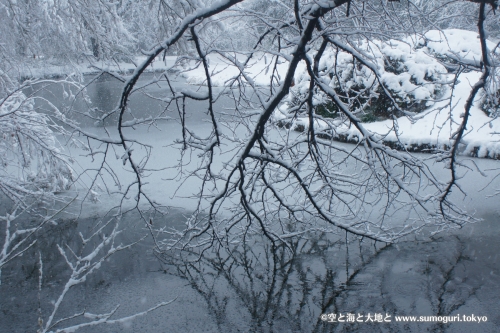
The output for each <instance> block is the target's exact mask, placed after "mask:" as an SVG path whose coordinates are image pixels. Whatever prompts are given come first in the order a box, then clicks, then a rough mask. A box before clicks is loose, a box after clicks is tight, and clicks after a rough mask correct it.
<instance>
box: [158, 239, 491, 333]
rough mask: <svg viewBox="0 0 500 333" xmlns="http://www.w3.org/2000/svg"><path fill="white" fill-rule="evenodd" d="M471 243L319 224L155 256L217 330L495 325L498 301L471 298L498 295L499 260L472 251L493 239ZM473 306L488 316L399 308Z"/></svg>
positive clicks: (469, 309)
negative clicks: (388, 240)
mask: <svg viewBox="0 0 500 333" xmlns="http://www.w3.org/2000/svg"><path fill="white" fill-rule="evenodd" d="M473 243H474V242H469V241H466V240H465V239H464V238H463V237H461V236H447V237H443V238H438V239H435V240H433V241H432V242H424V243H420V242H402V243H401V244H398V245H385V244H380V243H379V244H377V243H374V242H372V241H367V240H362V239H358V238H350V237H349V238H347V243H346V241H345V240H344V239H341V238H338V237H337V238H335V237H332V236H326V235H324V234H322V235H309V239H307V240H304V239H296V240H293V241H291V242H290V243H289V245H288V246H285V245H283V244H281V245H278V246H273V245H272V244H271V243H270V242H269V240H268V239H267V238H265V237H253V238H252V239H251V240H250V239H246V240H245V241H244V242H243V243H242V244H232V245H229V244H225V245H221V244H219V246H217V247H214V248H212V249H210V250H207V251H205V252H203V253H195V252H191V253H188V254H187V253H182V254H181V253H177V254H176V255H166V254H163V255H162V256H161V259H162V261H163V263H164V264H166V265H173V267H175V270H176V274H177V275H178V276H180V277H182V278H184V279H186V280H187V281H189V284H190V286H192V287H193V288H194V289H195V290H196V291H197V292H198V293H199V294H200V295H201V296H202V297H203V299H204V300H205V302H206V304H207V306H208V308H209V311H210V312H211V314H212V318H213V319H214V320H215V321H216V323H217V325H218V327H219V329H220V330H221V331H227V332H238V331H250V332H333V331H335V332H348V331H353V332H387V331H402V330H405V331H411V332H422V331H433V332H442V331H450V332H454V331H457V329H458V330H459V331H464V329H466V330H467V331H471V332H484V331H487V329H493V330H495V329H497V328H498V325H499V322H498V321H499V318H498V315H497V313H498V309H499V305H498V304H496V305H495V306H494V309H495V310H493V309H489V308H488V307H482V306H478V304H477V303H478V299H481V301H482V302H485V303H488V302H496V301H495V299H497V297H498V296H500V292H499V290H500V289H498V287H500V280H499V279H498V278H497V276H498V275H497V276H493V275H492V274H498V273H499V270H498V269H495V273H492V272H491V273H490V271H489V269H488V268H487V267H485V266H484V265H483V264H482V263H480V262H479V261H480V260H478V259H477V257H472V255H473V254H476V255H477V252H478V251H479V252H481V251H483V255H484V254H486V253H484V252H485V251H486V252H488V253H490V254H492V253H494V252H495V251H496V250H494V249H492V248H491V245H492V244H495V242H494V240H493V239H489V240H486V243H485V242H480V243H474V244H473ZM487 243H489V245H488V244H487ZM495 247H496V248H497V250H498V245H497V246H495ZM478 274H481V275H482V279H479V278H477V275H478ZM486 274H487V275H488V276H489V279H488V281H486V280H485V278H484V275H486ZM472 313H473V314H476V315H477V314H479V315H484V316H489V318H491V319H490V320H491V321H490V322H489V323H483V324H481V326H471V327H469V326H468V325H478V324H477V323H475V324H471V323H451V324H450V323H448V324H443V323H426V322H423V323H408V322H404V323H400V322H396V318H395V316H404V315H413V316H446V315H456V314H467V315H470V314H472ZM321 314H335V315H336V318H335V321H336V322H334V323H329V322H325V321H322V320H321ZM368 314H370V316H371V318H373V316H374V315H376V314H377V315H383V317H384V318H386V319H387V321H388V322H384V323H380V322H371V321H370V320H368V322H366V321H365V319H366V318H367V316H368ZM346 318H349V319H346ZM353 318H356V319H355V320H353ZM337 319H338V320H337ZM495 320H496V321H495ZM464 325H465V326H464Z"/></svg>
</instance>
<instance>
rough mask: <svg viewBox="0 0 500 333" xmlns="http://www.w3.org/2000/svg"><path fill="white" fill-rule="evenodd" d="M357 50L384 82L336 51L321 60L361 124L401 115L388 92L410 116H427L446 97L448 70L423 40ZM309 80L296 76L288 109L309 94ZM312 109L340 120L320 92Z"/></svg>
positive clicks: (369, 44) (363, 45) (323, 73)
mask: <svg viewBox="0 0 500 333" xmlns="http://www.w3.org/2000/svg"><path fill="white" fill-rule="evenodd" d="M356 47H357V49H358V51H360V52H363V53H364V54H366V55H368V56H369V57H370V58H372V62H373V63H374V64H375V65H376V66H377V68H378V71H379V75H380V79H377V77H376V75H375V74H374V73H373V71H371V70H370V69H369V68H368V67H366V66H364V65H363V64H361V63H360V62H359V61H357V60H356V59H355V58H354V57H353V56H352V55H351V54H349V53H347V52H344V51H341V50H338V49H335V48H333V47H331V48H329V49H327V50H326V51H325V54H324V56H323V57H322V59H321V61H320V65H319V75H320V76H321V77H322V78H323V79H327V80H328V81H329V85H330V87H332V88H333V89H334V90H335V91H336V92H337V93H338V94H339V96H340V97H341V100H342V101H343V102H344V103H347V104H349V105H351V109H352V110H354V112H355V113H358V115H359V116H360V118H361V119H365V120H376V119H377V118H388V117H390V116H391V115H392V114H395V115H397V116H400V114H399V113H398V112H397V111H396V110H397V108H396V107H395V105H394V103H393V102H392V101H391V99H390V98H388V97H387V96H386V94H385V93H384V88H385V89H386V90H387V91H388V92H390V93H391V95H392V97H393V98H394V100H395V102H396V103H397V106H398V107H399V108H400V109H402V110H405V111H409V112H420V111H422V110H423V109H425V108H427V107H428V106H430V105H432V104H433V103H434V100H435V99H436V98H438V97H439V96H440V94H441V93H442V91H443V89H444V81H445V80H444V75H445V74H446V73H447V70H446V68H445V67H444V66H443V65H442V64H440V63H439V61H438V60H436V59H435V58H434V57H432V56H431V55H429V50H428V49H427V48H426V47H425V46H423V45H421V44H419V43H418V39H416V38H406V39H405V40H403V41H399V40H389V41H385V42H383V41H377V40H375V41H370V42H369V41H363V42H360V43H359V45H357V46H356ZM309 80H310V78H309V75H308V74H307V71H306V70H305V69H304V70H303V71H302V72H301V73H299V74H298V75H296V85H295V86H294V87H293V88H292V90H291V94H290V95H289V96H288V99H287V101H286V103H287V104H288V106H289V107H290V106H293V105H296V104H297V103H298V102H300V100H301V99H303V98H304V96H305V95H306V94H307V90H308V87H309ZM381 84H382V85H383V86H381ZM313 104H315V105H316V113H318V114H320V115H322V116H327V117H328V116H330V117H335V114H336V112H337V107H336V105H334V103H332V101H331V100H330V99H329V98H328V97H327V96H325V94H324V93H323V92H321V91H316V92H315V96H314V98H313Z"/></svg>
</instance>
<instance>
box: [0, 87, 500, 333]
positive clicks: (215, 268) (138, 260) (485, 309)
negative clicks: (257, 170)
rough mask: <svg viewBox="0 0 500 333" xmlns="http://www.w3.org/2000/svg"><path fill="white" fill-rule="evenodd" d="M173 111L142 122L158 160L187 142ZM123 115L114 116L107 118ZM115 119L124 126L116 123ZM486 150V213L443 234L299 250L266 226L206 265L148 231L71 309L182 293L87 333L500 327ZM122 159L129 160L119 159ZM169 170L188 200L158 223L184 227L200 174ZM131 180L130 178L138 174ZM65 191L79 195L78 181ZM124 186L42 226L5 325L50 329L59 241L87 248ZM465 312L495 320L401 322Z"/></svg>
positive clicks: (10, 270) (479, 195) (104, 98)
mask: <svg viewBox="0 0 500 333" xmlns="http://www.w3.org/2000/svg"><path fill="white" fill-rule="evenodd" d="M146 82H147V78H146V79H145V81H144V83H146ZM174 85H175V86H176V87H177V88H178V89H183V88H186V89H187V88H189V89H192V90H195V89H197V87H193V86H191V87H188V86H187V85H186V84H185V83H184V82H183V81H178V82H175V83H174ZM120 87H121V83H119V82H118V81H115V80H112V79H109V80H108V79H105V80H101V81H99V82H96V83H94V84H92V85H91V86H90V87H89V95H90V97H91V98H92V100H93V104H92V105H93V106H97V107H99V108H101V109H104V110H111V109H112V108H113V107H114V106H115V105H116V102H117V98H118V93H119V91H120ZM163 88H164V87H162V86H153V87H151V88H150V90H149V92H150V93H151V94H153V95H154V94H160V93H161V91H162V89H163ZM200 89H203V88H200ZM217 105H218V108H219V109H218V112H219V114H222V113H224V115H223V117H225V118H226V119H227V120H230V117H231V113H230V111H228V110H230V107H231V101H230V100H229V99H228V100H224V99H221V100H219V101H218V104H217ZM84 106H85V105H83V104H82V106H77V107H84ZM130 106H131V108H135V109H139V110H143V112H144V116H148V115H151V114H154V113H155V112H157V111H158V110H160V108H161V106H158V103H155V101H154V100H152V99H151V98H150V97H148V96H142V95H137V96H136V97H134V98H133V99H132V101H131V105H130ZM188 107H189V108H190V109H191V110H193V111H194V110H196V109H200V112H199V113H195V114H193V113H191V117H190V118H188V119H187V121H188V122H190V125H191V128H194V129H196V130H198V131H199V133H203V132H204V131H206V121H207V120H208V115H206V113H205V112H204V110H205V108H204V107H203V103H202V102H191V104H189V105H188ZM226 112H227V113H226ZM168 116H169V117H171V119H169V120H164V121H161V122H160V125H159V126H158V128H154V127H151V128H141V129H138V130H137V131H136V132H135V133H138V134H137V135H138V136H139V137H141V139H142V140H143V141H144V142H147V143H150V144H152V145H153V146H154V147H155V151H156V152H157V154H156V155H155V156H154V157H152V161H151V162H152V164H153V165H154V166H163V167H165V166H174V165H175V164H176V163H177V159H178V155H179V153H178V152H177V148H175V147H172V146H169V145H170V144H171V142H172V139H173V138H177V137H179V136H180V129H179V123H178V120H179V118H178V115H176V114H168ZM79 120H80V121H82V122H83V123H84V126H86V127H87V128H88V130H89V131H95V133H99V132H102V131H103V130H104V129H107V128H108V127H95V126H94V125H93V123H92V122H90V121H89V122H86V121H87V120H85V119H84V118H81V119H79ZM111 123H113V118H112V117H111V118H110V119H109V123H105V124H104V125H105V126H106V125H109V124H111ZM109 130H110V131H111V133H112V131H113V129H112V128H111V127H110V129H109ZM340 145H341V144H340ZM70 153H71V154H72V155H73V156H74V157H75V159H76V160H77V162H78V166H79V167H80V168H81V169H88V168H92V166H93V164H92V163H91V162H89V161H88V159H84V158H82V157H80V155H82V154H83V153H82V152H80V151H78V150H72V151H70ZM474 161H475V163H476V164H477V165H478V166H479V167H480V168H481V169H482V170H483V171H484V172H485V173H486V177H483V176H481V175H480V174H479V173H478V172H477V171H475V170H471V171H470V172H469V173H467V174H466V178H465V181H464V182H463V186H464V187H463V189H464V191H465V192H466V193H469V196H468V197H466V198H465V199H464V198H462V197H459V196H458V194H457V196H456V198H457V200H463V201H460V202H461V206H463V207H464V208H466V209H467V210H468V211H475V212H476V217H479V218H482V219H483V221H481V222H478V223H476V224H474V225H470V226H467V227H465V228H463V229H461V230H458V231H454V232H453V233H451V234H450V233H448V234H444V233H442V234H438V235H436V236H434V237H433V238H432V239H427V238H425V237H424V236H419V237H418V238H416V239H405V240H402V241H400V242H399V243H397V244H394V245H387V244H382V243H374V242H373V241H370V240H368V239H360V238H359V237H353V236H346V235H345V234H343V233H340V234H339V235H336V236H333V235H328V236H325V235H321V234H313V235H311V237H310V238H309V240H308V241H305V240H297V241H296V242H295V243H293V242H292V243H293V246H292V247H291V248H287V249H285V248H282V247H278V248H273V247H272V246H270V244H268V241H267V240H266V239H265V237H262V238H258V237H257V238H255V239H251V240H249V241H248V244H247V245H248V246H246V247H243V246H236V245H235V246H234V247H232V248H231V249H232V252H231V255H230V256H229V255H228V254H227V252H224V251H222V252H216V251H215V250H214V252H213V253H210V254H209V255H208V256H206V257H205V259H203V260H201V261H200V262H198V263H196V264H186V263H183V262H182V261H181V260H179V259H178V258H177V257H175V255H174V256H172V257H170V258H169V257H164V256H162V257H160V259H161V260H158V258H157V257H156V256H155V255H154V253H153V247H154V244H153V241H152V239H151V237H147V238H146V239H144V240H141V241H139V243H138V244H136V245H135V246H133V247H131V248H130V249H126V250H124V251H122V252H120V253H117V254H115V255H114V256H112V257H110V258H109V259H107V260H106V261H105V263H104V264H103V267H102V268H101V269H100V270H99V271H98V272H97V273H95V274H93V275H91V278H89V279H87V280H86V281H85V283H83V284H81V285H79V286H76V287H75V288H73V289H72V290H71V291H70V293H69V294H68V296H67V298H66V299H65V301H64V302H63V305H62V307H61V313H60V314H59V317H64V316H69V315H71V314H74V313H79V312H82V311H84V310H86V311H88V312H91V313H106V312H109V311H111V310H112V309H114V308H115V307H116V305H118V304H120V308H119V309H118V310H117V312H116V314H115V316H116V317H117V318H119V317H123V316H128V315H131V314H133V313H136V312H140V311H143V310H145V309H147V308H149V307H151V306H153V305H155V304H157V303H159V302H162V301H169V300H172V299H175V301H174V302H173V303H171V304H170V305H166V306H164V307H162V308H159V309H157V310H155V311H153V312H151V313H150V314H148V315H146V316H144V317H139V318H136V319H135V320H133V321H126V322H124V323H118V324H115V325H105V326H98V327H90V328H86V329H82V330H79V332H80V331H81V332H247V331H251V332H261V331H264V332H265V331H275V332H313V331H314V332H332V331H333V332H345V331H353V332H401V331H408V332H422V331H435V332H441V331H444V332H498V331H499V330H500V302H499V299H500V268H499V267H500V266H499V265H498V260H499V258H498V256H499V253H500V243H499V242H498V238H499V236H500V228H499V227H498V221H499V217H500V210H499V207H498V204H497V202H498V198H497V197H489V195H491V194H493V193H494V192H495V190H496V189H498V188H500V181H499V180H498V179H496V178H495V176H496V175H497V174H498V171H497V170H495V169H496V168H497V167H498V162H497V161H492V160H479V159H475V160H474ZM120 164H121V160H118V161H117V165H116V166H115V167H119V165H120ZM488 170H489V171H488ZM168 172H170V171H169V170H166V171H165V170H164V171H162V172H157V173H154V174H152V175H151V177H150V178H148V182H149V187H148V191H149V192H148V193H150V194H151V195H154V196H155V197H160V198H162V199H163V200H164V201H163V202H161V203H162V204H165V205H169V206H173V207H175V208H172V209H171V210H170V212H169V214H168V215H166V216H165V217H164V218H162V219H161V220H158V219H155V224H156V223H162V224H164V225H165V226H169V227H173V228H175V227H176V226H180V225H181V224H183V223H184V221H185V216H186V215H187V213H188V212H190V211H191V210H193V209H194V203H193V202H194V201H193V200H190V199H189V198H186V196H189V194H190V193H191V192H190V191H191V190H192V187H193V186H196V184H194V183H189V182H188V183H185V184H182V186H181V187H180V188H179V185H180V183H179V182H177V181H176V180H175V179H174V180H173V181H166V178H170V177H173V176H171V175H169V174H168ZM435 172H436V173H439V172H444V171H440V170H435ZM123 177H124V182H125V181H126V178H127V177H129V178H130V175H128V176H127V175H126V174H124V176H123ZM82 182H85V179H82ZM490 182H493V183H492V184H489V183H490ZM80 185H81V184H80ZM487 185H489V186H487ZM174 194H176V197H174ZM65 195H67V196H69V197H71V196H73V195H76V191H75V193H73V192H68V193H66V194H65ZM118 197H119V196H117V195H110V196H107V195H105V194H103V195H102V196H101V198H100V199H101V202H100V203H98V204H94V203H90V202H86V203H83V204H80V203H78V204H75V205H73V206H72V210H71V211H70V213H67V214H66V215H63V216H60V217H59V218H58V219H57V225H50V226H48V227H47V228H45V229H43V230H42V231H41V233H40V235H39V236H38V237H39V239H40V241H39V242H38V243H37V244H36V246H34V247H33V248H32V249H30V251H28V252H27V253H25V255H24V256H23V257H22V258H18V259H17V260H16V261H14V262H12V263H11V264H9V265H8V266H7V267H5V268H4V269H3V271H2V284H1V285H0V296H1V298H0V332H35V331H36V330H37V321H38V318H39V317H42V318H46V317H47V316H48V315H49V314H50V311H51V306H52V304H53V303H54V300H55V299H56V298H57V295H58V294H59V293H60V290H61V288H62V286H63V285H64V283H65V279H67V277H68V274H69V270H68V268H67V266H66V264H65V262H64V261H63V259H62V257H61V255H60V253H59V250H58V249H57V246H56V245H57V244H68V245H69V246H70V247H72V248H73V250H74V251H75V252H77V251H78V250H80V249H81V244H80V243H81V242H80V240H79V238H78V236H77V234H78V232H82V233H86V232H91V231H92V230H95V226H96V224H97V223H99V221H101V220H106V218H105V217H103V215H104V214H105V213H106V212H107V211H108V209H109V208H110V207H113V206H114V205H115V203H114V202H115V200H116V199H117V198H118ZM27 223H28V222H27ZM143 224H144V223H142V222H141V221H140V218H139V216H138V214H137V213H136V212H130V213H128V214H126V215H125V216H124V217H123V218H122V219H121V221H120V225H121V227H123V228H124V229H125V231H124V232H123V233H122V234H120V235H119V236H118V240H119V241H120V242H123V243H131V242H135V241H138V240H140V239H141V238H142V237H143V236H147V235H149V230H148V228H146V227H145V226H144V225H143ZM106 232H108V231H105V232H104V233H106ZM2 236H3V235H2ZM89 246H92V244H89ZM39 254H41V255H42V257H43V258H44V279H43V289H42V292H39V291H38V283H39V274H38V268H37V267H38V266H37V265H38V255H39ZM40 311H41V314H40ZM322 314H334V315H335V318H334V317H333V316H330V317H327V319H328V320H333V319H335V321H336V322H335V323H329V322H327V321H328V320H327V321H324V320H322V319H321V315H322ZM369 314H370V316H369ZM352 315H354V317H353V316H352ZM375 315H377V318H378V319H380V318H379V316H378V315H382V316H383V319H382V321H384V320H385V321H386V322H376V321H375V322H371V321H370V318H375V317H374V316H375ZM457 315H458V316H459V317H457V318H460V319H462V320H465V318H464V317H463V316H464V315H465V316H466V317H471V316H472V315H474V316H476V317H484V316H485V317H487V321H486V322H483V323H478V322H477V321H476V322H453V323H449V324H445V323H437V322H433V323H427V322H419V323H416V322H409V321H408V320H410V319H407V321H406V322H397V321H396V316H417V318H418V317H419V316H440V317H442V316H457ZM371 316H373V317H371ZM353 318H354V321H353ZM424 319H425V318H424Z"/></svg>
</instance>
